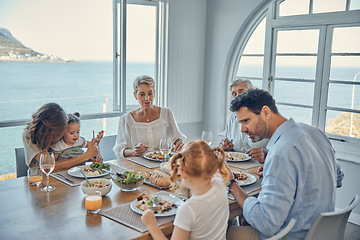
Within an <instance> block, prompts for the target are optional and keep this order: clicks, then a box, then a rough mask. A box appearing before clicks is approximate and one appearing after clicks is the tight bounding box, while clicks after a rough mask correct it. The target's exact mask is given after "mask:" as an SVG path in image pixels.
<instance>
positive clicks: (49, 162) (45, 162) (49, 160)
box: [40, 152, 55, 192]
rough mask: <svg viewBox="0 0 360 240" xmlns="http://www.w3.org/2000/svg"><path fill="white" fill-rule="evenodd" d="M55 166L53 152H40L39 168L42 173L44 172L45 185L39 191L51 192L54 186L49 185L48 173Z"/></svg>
mask: <svg viewBox="0 0 360 240" xmlns="http://www.w3.org/2000/svg"><path fill="white" fill-rule="evenodd" d="M54 168H55V159H54V154H53V153H51V154H49V153H48V152H46V153H41V155H40V169H41V171H43V173H45V174H46V186H45V187H43V188H42V189H41V191H44V192H51V191H53V190H55V187H53V186H49V175H50V173H52V171H54Z"/></svg>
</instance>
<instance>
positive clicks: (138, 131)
mask: <svg viewBox="0 0 360 240" xmlns="http://www.w3.org/2000/svg"><path fill="white" fill-rule="evenodd" d="M164 137H167V138H170V139H171V141H172V142H173V143H174V142H175V141H176V139H178V138H181V139H182V140H183V141H185V140H186V136H185V135H184V134H182V133H181V132H180V131H179V128H178V126H177V124H176V121H175V118H174V115H173V113H172V112H171V110H170V109H169V108H161V109H160V117H159V118H158V119H156V120H154V121H152V122H136V121H135V119H134V118H133V116H132V115H131V114H130V112H128V113H126V114H125V115H123V116H121V117H120V120H119V127H118V134H117V137H116V142H115V146H114V148H113V151H114V153H115V155H116V157H117V158H123V157H124V150H125V149H126V148H130V149H132V148H134V147H135V145H136V144H138V143H142V144H145V145H147V146H148V147H149V148H157V149H158V148H159V144H160V139H161V138H164Z"/></svg>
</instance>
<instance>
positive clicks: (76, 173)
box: [67, 165, 111, 178]
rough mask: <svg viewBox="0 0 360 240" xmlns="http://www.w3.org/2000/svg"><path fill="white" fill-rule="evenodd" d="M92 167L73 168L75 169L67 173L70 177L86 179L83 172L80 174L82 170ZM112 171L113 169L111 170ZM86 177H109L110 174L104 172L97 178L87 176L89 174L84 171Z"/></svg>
mask: <svg viewBox="0 0 360 240" xmlns="http://www.w3.org/2000/svg"><path fill="white" fill-rule="evenodd" d="M89 166H90V165H84V166H76V167H73V168H70V169H69V170H68V171H67V173H68V174H69V175H70V176H73V177H77V178H85V177H84V176H83V175H82V174H81V172H80V169H81V170H83V169H84V168H85V167H89ZM109 171H111V169H110V170H109ZM83 172H84V173H85V175H86V177H87V178H97V177H103V176H106V175H108V174H109V173H107V172H104V173H102V174H99V175H97V176H87V172H85V171H83Z"/></svg>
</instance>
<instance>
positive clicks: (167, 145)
mask: <svg viewBox="0 0 360 240" xmlns="http://www.w3.org/2000/svg"><path fill="white" fill-rule="evenodd" d="M159 149H160V152H161V153H162V155H164V161H166V158H167V156H168V155H169V153H170V151H171V149H172V142H171V139H170V138H162V139H160V148H159Z"/></svg>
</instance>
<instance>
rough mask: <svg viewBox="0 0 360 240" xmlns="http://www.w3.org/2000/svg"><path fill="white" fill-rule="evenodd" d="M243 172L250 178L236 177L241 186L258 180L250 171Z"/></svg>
mask: <svg viewBox="0 0 360 240" xmlns="http://www.w3.org/2000/svg"><path fill="white" fill-rule="evenodd" d="M234 173H238V172H234ZM242 173H244V174H246V175H247V176H248V178H247V179H245V180H238V179H235V180H236V181H237V182H238V183H239V185H240V186H241V187H245V186H248V185H251V184H253V183H255V182H256V177H255V176H253V175H251V174H250V173H246V172H242Z"/></svg>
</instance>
